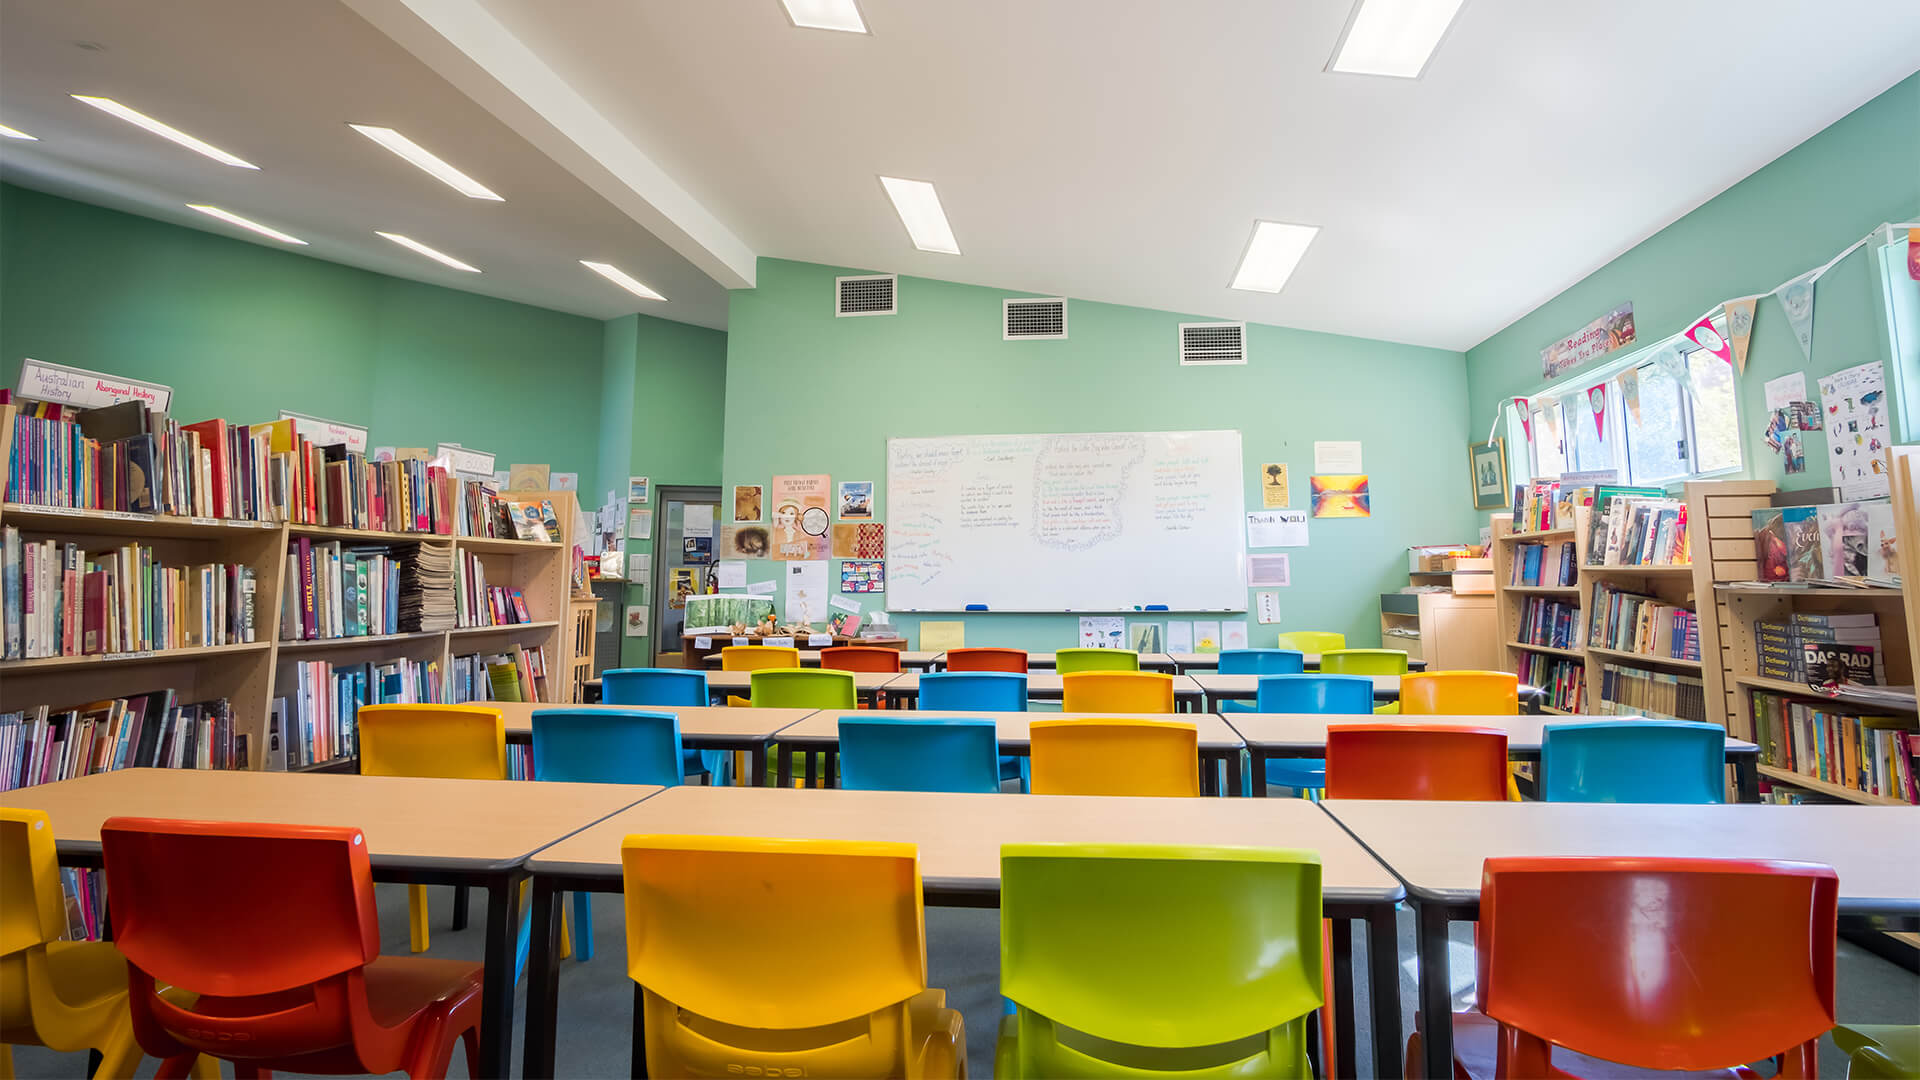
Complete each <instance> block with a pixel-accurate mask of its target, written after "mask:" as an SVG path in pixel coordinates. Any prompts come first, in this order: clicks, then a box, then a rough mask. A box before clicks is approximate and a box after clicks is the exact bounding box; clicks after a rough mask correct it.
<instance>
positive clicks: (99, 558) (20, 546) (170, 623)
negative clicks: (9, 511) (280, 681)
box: [0, 526, 255, 660]
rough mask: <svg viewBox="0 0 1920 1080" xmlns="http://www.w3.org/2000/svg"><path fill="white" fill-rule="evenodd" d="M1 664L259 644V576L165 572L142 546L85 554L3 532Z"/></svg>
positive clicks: (233, 569)
mask: <svg viewBox="0 0 1920 1080" xmlns="http://www.w3.org/2000/svg"><path fill="white" fill-rule="evenodd" d="M0 548H4V554H0V606H4V611H5V616H4V621H5V629H4V634H3V635H0V640H3V641H4V653H3V654H0V655H3V656H4V658H5V659H8V660H19V659H35V658H41V657H52V656H90V655H94V654H97V653H121V652H138V651H143V650H149V649H182V648H193V647H198V646H204V645H231V644H239V643H243V642H250V641H253V640H254V610H253V598H254V589H255V580H254V571H253V568H252V567H250V566H246V565H244V564H239V563H201V564H194V565H185V566H168V565H166V564H164V563H162V562H161V561H160V559H159V558H158V557H157V556H156V555H155V553H154V549H153V548H151V547H148V546H146V545H144V544H128V545H125V546H122V547H116V548H109V549H107V550H105V551H99V552H91V553H90V552H87V551H85V550H84V549H82V548H81V547H80V545H78V544H74V543H70V542H67V543H63V542H59V541H53V540H26V539H24V538H23V537H22V535H21V533H20V530H19V529H16V528H14V527H12V526H6V527H5V528H3V529H0Z"/></svg>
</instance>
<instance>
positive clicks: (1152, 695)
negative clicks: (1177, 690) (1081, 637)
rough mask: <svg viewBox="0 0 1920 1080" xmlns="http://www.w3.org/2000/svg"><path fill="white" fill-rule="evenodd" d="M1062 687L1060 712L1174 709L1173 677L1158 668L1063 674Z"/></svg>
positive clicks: (1099, 650)
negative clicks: (1155, 669)
mask: <svg viewBox="0 0 1920 1080" xmlns="http://www.w3.org/2000/svg"><path fill="white" fill-rule="evenodd" d="M1094 651H1096V652H1112V651H1113V650H1111V649H1097V650H1094ZM1060 687H1061V693H1060V711H1061V712H1111V713H1170V712H1172V711H1173V676H1171V675H1167V674H1163V673H1161V672H1158V671H1082V672H1079V673H1077V674H1073V675H1062V676H1060Z"/></svg>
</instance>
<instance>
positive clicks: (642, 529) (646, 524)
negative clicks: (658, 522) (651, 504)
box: [627, 510, 653, 540]
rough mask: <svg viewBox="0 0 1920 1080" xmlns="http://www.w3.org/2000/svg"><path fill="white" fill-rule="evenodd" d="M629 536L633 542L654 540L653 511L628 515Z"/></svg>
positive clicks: (636, 511)
mask: <svg viewBox="0 0 1920 1080" xmlns="http://www.w3.org/2000/svg"><path fill="white" fill-rule="evenodd" d="M627 536H628V538H630V539H633V540H651V539H653V511H651V510H634V511H632V512H630V513H628V514H627Z"/></svg>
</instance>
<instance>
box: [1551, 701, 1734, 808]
mask: <svg viewBox="0 0 1920 1080" xmlns="http://www.w3.org/2000/svg"><path fill="white" fill-rule="evenodd" d="M1541 730H1542V732H1543V737H1542V739H1541V742H1540V797H1541V798H1542V799H1544V800H1546V801H1547V802H1612V803H1718V802H1725V801H1727V782H1726V761H1727V733H1726V730H1725V729H1724V728H1722V727H1721V726H1720V725H1719V724H1701V723H1694V722H1692V721H1687V720H1572V721H1566V722H1563V723H1556V724H1548V725H1546V726H1545V727H1544V728H1542V729H1541Z"/></svg>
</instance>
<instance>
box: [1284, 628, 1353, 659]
mask: <svg viewBox="0 0 1920 1080" xmlns="http://www.w3.org/2000/svg"><path fill="white" fill-rule="evenodd" d="M1280 647H1281V648H1283V649H1298V650H1299V651H1301V652H1303V653H1323V652H1332V651H1333V650H1335V649H1344V648H1346V647H1347V635H1345V634H1336V633H1334V632H1333V631H1331V630H1294V631H1290V632H1288V633H1285V634H1281V635H1280Z"/></svg>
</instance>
